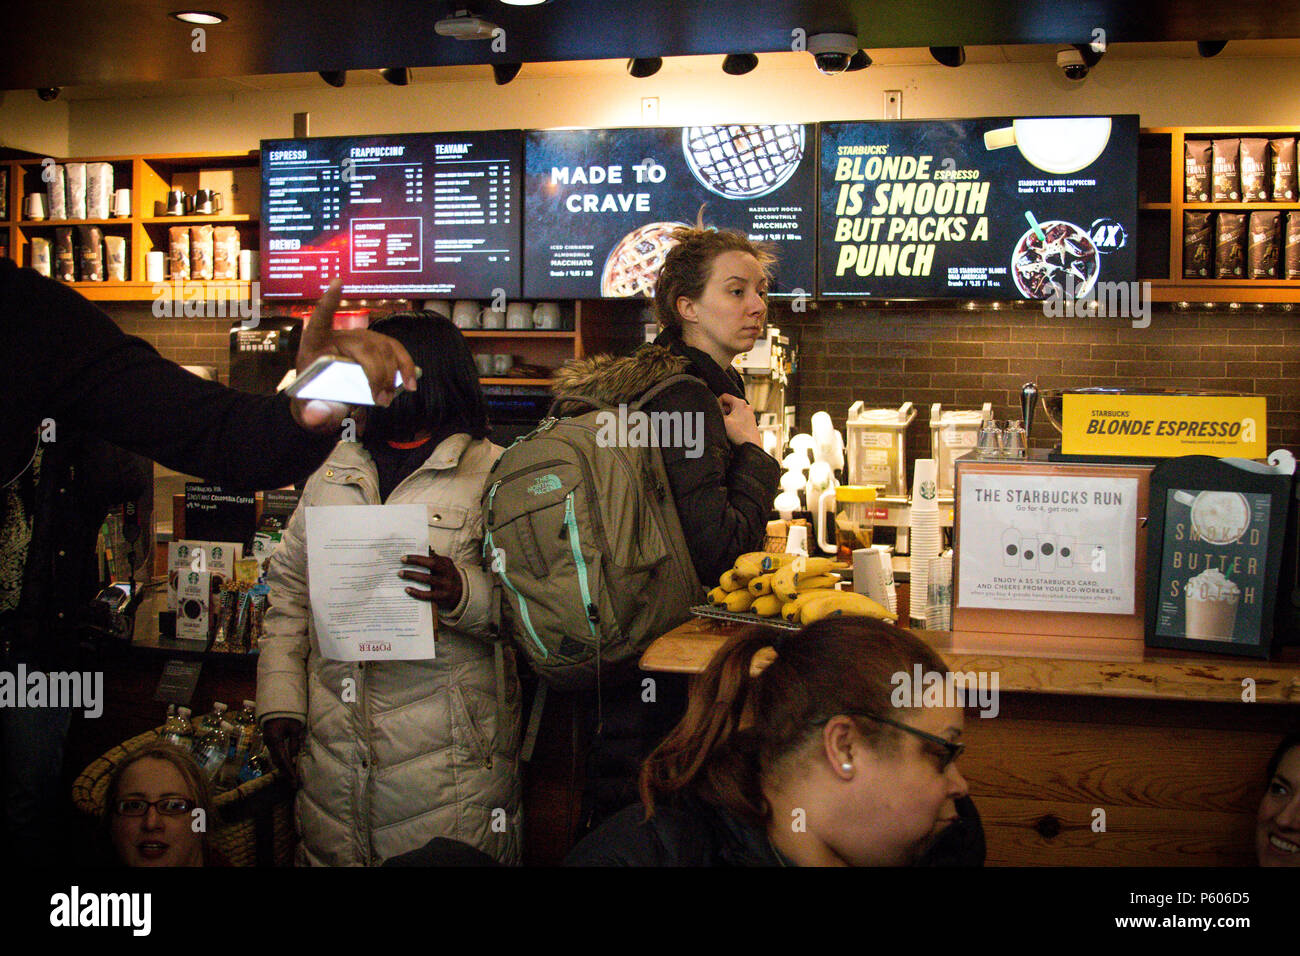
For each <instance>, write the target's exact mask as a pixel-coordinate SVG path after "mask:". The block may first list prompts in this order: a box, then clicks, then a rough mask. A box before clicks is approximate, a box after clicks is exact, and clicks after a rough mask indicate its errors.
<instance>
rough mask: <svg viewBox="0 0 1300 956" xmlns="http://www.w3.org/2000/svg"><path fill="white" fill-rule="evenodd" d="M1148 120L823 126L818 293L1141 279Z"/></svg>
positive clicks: (1050, 289)
mask: <svg viewBox="0 0 1300 956" xmlns="http://www.w3.org/2000/svg"><path fill="white" fill-rule="evenodd" d="M1137 130H1138V126H1137V117H1136V116H1083V117H1044V118H1007V117H1002V118H985V119H971V120H943V121H900V122H882V123H874V122H872V123H823V124H821V126H820V133H821V148H820V153H821V167H820V168H821V176H820V200H819V204H820V227H819V232H818V278H819V283H820V284H819V291H820V293H821V294H822V295H830V296H875V297H882V298H884V297H891V296H892V297H935V298H943V297H962V298H995V299H1047V298H1051V297H1053V296H1055V295H1060V296H1068V297H1071V298H1083V297H1087V296H1088V295H1089V294H1090V293H1091V292H1092V290H1093V289H1094V288H1095V287H1096V284H1097V283H1098V282H1099V281H1108V282H1131V281H1134V280H1135V278H1136V273H1137V251H1136V250H1137V241H1136V231H1137Z"/></svg>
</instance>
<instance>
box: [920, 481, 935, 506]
mask: <svg viewBox="0 0 1300 956" xmlns="http://www.w3.org/2000/svg"><path fill="white" fill-rule="evenodd" d="M937 493H938V489H937V488H936V487H935V484H934V482H933V481H923V482H921V497H922V498H924V499H925V500H926V501H933V500H934V496H935V495H936V494H937Z"/></svg>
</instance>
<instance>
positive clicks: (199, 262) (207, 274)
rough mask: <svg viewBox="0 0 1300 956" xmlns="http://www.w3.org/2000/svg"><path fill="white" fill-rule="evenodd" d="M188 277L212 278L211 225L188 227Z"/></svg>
mask: <svg viewBox="0 0 1300 956" xmlns="http://www.w3.org/2000/svg"><path fill="white" fill-rule="evenodd" d="M190 278H191V279H211V278H212V225H211V223H204V224H203V225H201V226H191V227H190Z"/></svg>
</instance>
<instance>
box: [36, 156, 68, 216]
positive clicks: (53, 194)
mask: <svg viewBox="0 0 1300 956" xmlns="http://www.w3.org/2000/svg"><path fill="white" fill-rule="evenodd" d="M47 168H48V169H49V171H50V178H49V181H48V182H46V184H45V198H46V201H47V202H46V204H47V205H48V206H49V209H48V210H47V211H46V218H47V219H67V218H68V177H67V174H66V173H65V172H64V169H63V167H62V166H59V165H57V164H55V165H54V166H50V167H47ZM41 175H42V176H44V175H45V169H44V168H43V169H42V170H41Z"/></svg>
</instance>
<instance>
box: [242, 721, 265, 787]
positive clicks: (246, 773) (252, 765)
mask: <svg viewBox="0 0 1300 956" xmlns="http://www.w3.org/2000/svg"><path fill="white" fill-rule="evenodd" d="M271 766H272V765H271V755H270V754H269V753H267V752H266V747H265V745H264V744H263V742H262V732H261V731H260V730H254V731H253V745H252V746H251V747H250V748H249V750H248V758H247V759H246V760H245V761H244V765H243V766H242V767H240V768H239V776H238V777H237V778H236V779H237V780H238V782H239V783H248V781H250V780H256V779H257V778H258V777H261V776H264V775H266V774H268V773H270V772H271Z"/></svg>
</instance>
